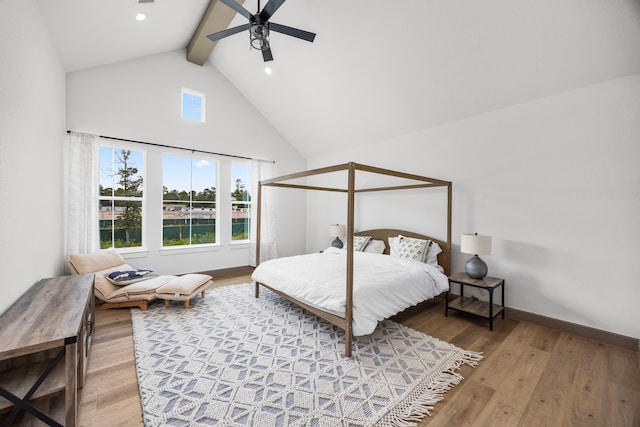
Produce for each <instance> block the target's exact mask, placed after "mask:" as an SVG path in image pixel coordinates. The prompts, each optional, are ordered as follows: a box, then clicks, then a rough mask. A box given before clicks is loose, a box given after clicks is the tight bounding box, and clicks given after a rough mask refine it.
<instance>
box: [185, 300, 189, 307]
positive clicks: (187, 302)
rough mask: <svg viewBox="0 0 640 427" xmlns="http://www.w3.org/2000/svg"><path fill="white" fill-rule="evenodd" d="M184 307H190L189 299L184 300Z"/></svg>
mask: <svg viewBox="0 0 640 427" xmlns="http://www.w3.org/2000/svg"><path fill="white" fill-rule="evenodd" d="M184 308H189V300H188V299H186V300H184Z"/></svg>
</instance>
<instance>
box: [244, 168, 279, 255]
mask: <svg viewBox="0 0 640 427" xmlns="http://www.w3.org/2000/svg"><path fill="white" fill-rule="evenodd" d="M274 176H275V165H274V164H273V162H268V161H264V160H252V161H251V177H252V178H251V229H250V230H249V239H250V242H251V244H250V251H249V265H251V266H253V267H255V266H256V242H257V232H256V231H257V230H256V224H257V221H258V183H259V182H260V181H262V180H265V179H268V178H273V177H274ZM275 193H276V192H275V191H274V188H272V187H262V212H261V224H260V226H261V231H260V262H262V261H266V260H269V259H273V258H277V257H278V248H277V246H276V223H275V206H276V201H275V196H276V194H275Z"/></svg>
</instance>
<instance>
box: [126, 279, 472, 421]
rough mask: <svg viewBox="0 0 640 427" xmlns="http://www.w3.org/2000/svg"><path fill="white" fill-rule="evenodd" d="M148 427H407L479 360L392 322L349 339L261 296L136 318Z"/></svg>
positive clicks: (232, 292)
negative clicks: (347, 351)
mask: <svg viewBox="0 0 640 427" xmlns="http://www.w3.org/2000/svg"><path fill="white" fill-rule="evenodd" d="M131 317H132V320H133V332H134V341H135V355H136V369H137V373H138V384H139V386H140V396H141V400H142V408H143V414H144V422H145V425H147V426H165V425H169V426H212V425H217V426H256V427H270V426H317V427H325V426H353V427H357V426H385V425H401V426H406V425H414V424H413V423H414V422H415V421H417V420H419V419H420V418H422V417H424V416H426V415H429V410H430V409H432V408H433V405H434V404H435V403H436V402H438V401H440V400H442V398H443V393H444V392H446V391H447V390H449V389H450V388H451V387H453V386H454V385H456V384H458V383H459V382H460V381H461V380H462V376H461V375H460V374H459V373H457V372H456V370H457V369H458V368H459V367H460V366H461V364H463V363H466V364H468V365H470V366H476V365H477V364H478V362H479V361H480V360H481V359H482V356H481V354H479V353H475V352H470V351H465V350H462V349H460V348H458V347H455V346H453V345H451V344H449V343H447V342H444V341H440V340H438V339H435V338H433V337H430V336H428V335H426V334H423V333H421V332H418V331H415V330H413V329H410V328H407V327H405V326H402V325H400V324H398V323H395V322H392V321H389V320H387V321H384V322H380V324H379V325H378V328H377V329H376V330H375V331H374V333H373V334H371V335H368V336H363V337H356V338H355V339H354V347H353V357H352V358H345V357H344V333H343V331H342V330H341V329H339V328H337V327H335V326H333V325H331V324H329V323H328V322H325V321H324V320H322V319H320V318H319V317H316V316H315V315H313V314H311V313H309V312H308V311H306V310H304V309H302V308H300V307H298V306H296V305H294V304H292V303H290V302H288V301H287V300H285V299H284V298H282V297H280V296H278V295H276V294H274V293H273V292H270V291H269V290H267V289H264V288H263V289H261V290H260V298H258V299H256V298H255V297H254V288H253V285H251V284H245V285H232V286H227V287H222V288H216V289H212V290H210V291H209V293H208V294H207V295H206V297H205V298H194V299H193V300H192V301H191V307H190V308H189V309H185V308H184V306H183V305H182V304H172V305H171V307H170V308H164V306H163V305H162V304H153V305H151V306H150V307H149V310H148V311H146V312H143V311H140V310H132V311H131Z"/></svg>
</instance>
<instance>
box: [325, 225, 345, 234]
mask: <svg viewBox="0 0 640 427" xmlns="http://www.w3.org/2000/svg"><path fill="white" fill-rule="evenodd" d="M345 234H347V226H346V225H340V224H331V225H330V226H329V237H340V236H344V235H345Z"/></svg>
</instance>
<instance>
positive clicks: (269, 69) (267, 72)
mask: <svg viewBox="0 0 640 427" xmlns="http://www.w3.org/2000/svg"><path fill="white" fill-rule="evenodd" d="M264 72H265V73H266V74H267V75H269V76H270V75H271V73H272V71H271V67H264Z"/></svg>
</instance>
